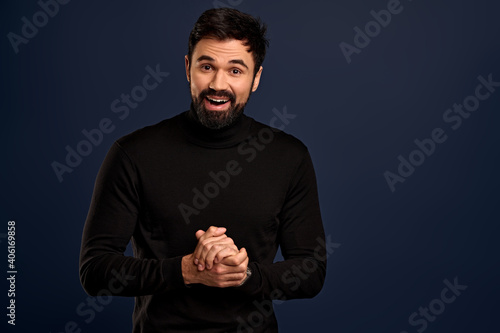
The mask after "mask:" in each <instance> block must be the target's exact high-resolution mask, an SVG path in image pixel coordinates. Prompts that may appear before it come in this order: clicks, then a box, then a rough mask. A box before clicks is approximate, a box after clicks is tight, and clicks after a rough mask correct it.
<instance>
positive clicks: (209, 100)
mask: <svg viewBox="0 0 500 333" xmlns="http://www.w3.org/2000/svg"><path fill="white" fill-rule="evenodd" d="M230 103H231V99H230V98H229V97H208V96H207V97H205V107H206V108H207V109H208V110H214V111H221V110H226V108H227V106H228V105H229V104H230Z"/></svg>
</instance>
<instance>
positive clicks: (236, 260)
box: [221, 247, 248, 266]
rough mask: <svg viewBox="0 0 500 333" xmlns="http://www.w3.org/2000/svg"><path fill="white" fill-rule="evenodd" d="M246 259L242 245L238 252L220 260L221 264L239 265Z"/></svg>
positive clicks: (246, 255)
mask: <svg viewBox="0 0 500 333" xmlns="http://www.w3.org/2000/svg"><path fill="white" fill-rule="evenodd" d="M247 259H248V254H247V251H246V249H245V248H244V247H242V248H241V249H240V251H239V252H238V254H236V255H233V256H229V257H227V258H224V259H223V260H222V261H221V264H224V265H228V266H239V265H241V264H242V263H243V262H244V261H245V260H247Z"/></svg>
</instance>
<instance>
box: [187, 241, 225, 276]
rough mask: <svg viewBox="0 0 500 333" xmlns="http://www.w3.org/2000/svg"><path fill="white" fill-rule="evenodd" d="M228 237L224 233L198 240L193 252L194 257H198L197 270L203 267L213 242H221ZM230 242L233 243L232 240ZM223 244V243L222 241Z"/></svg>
mask: <svg viewBox="0 0 500 333" xmlns="http://www.w3.org/2000/svg"><path fill="white" fill-rule="evenodd" d="M227 238H228V237H227V236H226V235H222V236H218V237H211V238H207V239H204V240H201V239H200V241H199V242H198V245H197V246H196V249H195V250H194V252H193V255H194V258H196V259H198V261H197V263H196V265H198V269H199V270H203V269H204V268H205V258H206V255H207V253H208V251H210V249H211V248H212V246H213V245H214V244H217V243H221V242H223V241H224V240H226V239H227ZM229 239H230V238H229ZM230 243H233V241H232V240H230ZM222 244H224V243H222Z"/></svg>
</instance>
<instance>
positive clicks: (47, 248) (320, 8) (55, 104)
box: [0, 0, 500, 333]
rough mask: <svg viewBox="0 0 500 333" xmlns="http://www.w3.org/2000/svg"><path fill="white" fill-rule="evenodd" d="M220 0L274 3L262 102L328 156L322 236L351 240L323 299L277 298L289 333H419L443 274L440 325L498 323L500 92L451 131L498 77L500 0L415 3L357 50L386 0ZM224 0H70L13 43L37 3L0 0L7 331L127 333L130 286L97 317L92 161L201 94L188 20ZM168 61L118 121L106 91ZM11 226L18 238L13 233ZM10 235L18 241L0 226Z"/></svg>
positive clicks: (267, 112) (321, 175)
mask: <svg viewBox="0 0 500 333" xmlns="http://www.w3.org/2000/svg"><path fill="white" fill-rule="evenodd" d="M228 1H229V0H223V1H222V2H225V3H227V4H232V5H233V6H234V7H236V8H237V9H240V10H242V11H244V12H248V13H251V14H254V15H256V16H260V17H261V18H262V19H263V20H264V21H265V22H267V23H268V25H269V37H270V39H271V47H270V49H269V52H268V56H267V58H266V60H265V62H264V68H265V70H264V73H263V77H262V81H261V86H260V87H259V90H258V91H257V92H256V93H255V94H254V95H252V99H251V101H250V104H249V105H248V107H247V110H246V112H247V114H249V115H250V116H252V117H254V118H256V119H257V120H259V121H261V122H264V123H269V121H270V119H271V118H272V117H273V116H274V114H273V112H272V110H273V108H276V109H278V110H282V109H283V108H284V107H285V106H286V108H287V110H288V112H289V113H291V114H294V115H296V118H295V119H293V120H291V121H290V123H289V124H288V125H287V126H286V128H285V131H286V132H289V133H291V134H293V135H295V136H297V137H298V138H299V139H301V140H302V141H303V142H304V143H305V144H306V145H307V146H308V147H309V149H310V152H311V155H312V157H313V161H314V163H315V167H316V172H317V178H318V184H319V191H320V200H321V210H322V216H323V219H324V225H325V230H326V234H327V235H329V236H330V237H331V240H332V241H333V242H335V243H339V244H340V247H338V248H337V249H336V250H335V252H334V253H333V254H332V255H331V256H330V257H329V266H328V275H327V279H326V283H325V286H324V288H323V290H322V292H321V293H320V295H319V296H317V297H316V298H314V299H312V300H294V301H289V302H286V303H284V304H281V305H277V306H276V312H277V315H278V320H279V325H280V328H281V331H282V332H306V331H307V332H342V333H347V332H356V333H357V332H394V333H399V332H402V331H407V332H408V333H410V332H417V329H418V328H421V327H422V326H421V325H418V326H411V325H410V324H409V322H408V317H409V316H410V315H411V314H412V313H413V312H415V311H418V309H419V307H421V306H422V307H427V306H428V305H429V303H430V302H431V301H433V300H434V299H436V298H439V297H440V294H441V291H442V289H443V288H444V287H445V285H444V284H443V280H445V279H448V280H449V281H453V279H454V278H455V277H457V278H458V282H459V284H463V285H467V286H468V288H467V289H466V290H465V291H463V292H462V294H461V295H460V296H459V297H457V299H456V300H455V301H454V302H453V303H452V304H448V305H446V308H445V310H444V312H443V313H442V314H440V315H439V316H437V318H436V319H435V321H434V322H429V323H428V327H427V329H426V330H425V331H426V332H429V333H430V332H486V331H488V332H491V331H496V330H498V321H497V320H495V319H494V318H496V317H497V314H498V312H499V311H500V307H499V296H500V295H499V287H498V283H499V280H500V274H499V268H498V263H499V260H498V255H499V251H498V233H499V231H500V230H499V226H498V225H499V221H500V218H499V211H498V203H499V194H498V186H499V183H500V182H499V180H500V177H499V166H500V164H499V149H498V146H497V145H498V143H499V138H500V134H499V131H498V125H499V123H500V116H499V113H500V109H499V106H500V88H497V91H496V92H495V93H493V94H491V96H490V97H489V98H488V99H487V100H486V101H483V102H481V104H480V106H479V109H478V110H477V111H476V112H475V113H473V114H471V116H470V117H469V118H468V119H465V120H464V121H463V123H462V125H461V127H460V128H459V129H457V130H452V129H451V127H450V124H446V123H445V122H444V121H443V119H442V116H443V113H444V112H445V111H446V110H447V109H448V108H450V107H452V106H453V104H454V103H462V102H463V100H464V98H465V97H467V96H469V95H472V94H473V93H474V90H475V88H476V86H477V85H478V84H479V81H478V80H477V77H478V76H479V75H482V76H483V77H485V78H486V77H488V75H489V74H492V78H493V80H494V81H497V82H498V81H500V65H499V61H498V60H499V59H500V47H499V41H500V23H499V20H498V13H499V9H500V8H499V6H498V5H496V4H495V2H494V1H473V0H461V1H452V0H444V1H439V2H436V1H430V0H414V1H411V2H410V1H409V0H402V2H401V5H402V6H403V11H402V12H401V13H400V14H397V15H393V16H392V20H391V22H390V24H389V25H388V26H387V27H384V28H382V30H381V31H380V33H379V34H378V35H377V36H375V37H373V38H372V40H371V41H370V44H369V45H368V46H366V47H365V48H363V49H362V50H361V52H360V53H359V54H353V55H352V62H351V63H350V64H348V63H347V61H346V59H345V57H344V56H343V54H342V52H341V50H340V48H339V44H340V43H341V42H346V43H349V44H353V38H354V34H355V32H354V30H353V28H354V27H355V26H358V27H361V28H363V27H364V25H365V24H366V23H367V22H369V21H371V20H373V18H372V16H371V15H370V11H371V10H375V11H379V10H382V9H385V8H387V4H388V0H377V1H352V0H350V1H348V0H338V1H318V0H316V1H312V0H311V1H273V2H271V1H263V0H262V1H261V0H259V1H250V0H243V1H241V0H239V1H234V0H232V1H230V2H228ZM213 6H214V4H213V2H212V1H182V2H181V1H159V0H156V1H153V0H151V1H118V0H110V1H70V2H69V3H68V4H66V5H61V6H60V8H59V13H58V14H57V15H55V16H54V17H53V18H51V19H50V20H49V22H48V24H47V25H46V26H44V27H42V28H40V29H39V31H38V34H37V35H36V36H35V37H33V38H32V39H30V40H29V42H28V44H26V45H24V44H22V45H20V46H19V53H18V54H16V53H15V52H14V50H13V48H12V46H11V44H10V42H9V40H8V39H7V34H8V33H9V32H13V33H16V34H21V28H22V25H23V22H22V21H21V18H22V17H23V16H26V17H27V18H28V19H29V20H30V21H31V20H32V17H33V14H35V13H36V12H38V11H39V10H40V7H39V5H38V4H37V2H36V1H34V0H32V1H14V0H8V1H3V2H2V5H1V7H2V8H1V10H0V15H1V18H0V26H1V32H2V35H3V37H2V38H3V40H2V42H1V43H0V47H1V59H2V60H1V80H2V82H1V98H0V105H1V111H2V121H1V141H0V142H1V148H0V149H1V151H2V161H1V168H2V170H1V173H0V177H1V178H2V187H1V191H0V195H1V201H0V202H1V211H0V216H1V218H0V221H1V225H0V241H2V243H1V244H0V248H1V252H0V253H3V254H1V255H0V258H2V259H1V261H2V265H1V267H2V271H3V273H2V276H5V272H6V270H7V268H6V267H7V266H6V264H7V260H6V257H7V251H6V240H5V238H4V237H5V233H6V229H7V221H9V220H15V221H16V226H17V262H16V264H17V267H18V271H19V273H18V276H17V293H16V302H17V318H16V319H17V320H16V324H17V325H16V326H15V327H10V325H7V324H6V321H7V317H6V316H5V314H4V312H6V310H5V307H6V306H7V297H6V290H7V285H6V283H5V281H6V280H5V279H2V280H3V281H4V282H3V283H2V284H1V287H2V290H1V291H0V295H2V297H1V298H0V302H1V307H0V308H2V309H4V310H2V313H1V314H0V315H1V316H0V318H3V319H2V327H3V328H2V331H4V330H5V329H6V327H7V330H8V331H9V332H53V333H55V332H63V331H64V326H65V325H66V323H67V322H69V321H74V322H76V323H77V324H78V325H79V328H81V329H82V331H83V332H96V333H98V332H130V328H131V312H132V308H133V299H125V298H119V297H115V298H113V299H112V301H111V303H110V304H108V305H106V306H105V307H104V309H103V310H102V312H98V313H96V317H95V320H93V321H92V322H91V323H89V324H87V323H86V322H85V321H84V319H86V317H85V318H84V317H81V316H79V315H77V313H76V311H75V310H76V308H77V307H78V305H79V304H80V303H81V302H85V301H86V299H87V297H88V296H87V295H86V294H85V292H84V291H83V289H82V287H81V285H80V282H79V278H78V255H79V248H80V239H81V232H82V228H83V225H84V221H85V217H86V213H87V209H88V206H89V201H90V197H91V194H92V189H93V184H94V180H95V176H96V173H97V171H98V168H99V166H100V163H101V162H102V160H103V158H104V156H105V154H106V152H107V150H108V148H109V147H110V145H111V144H112V142H113V141H114V140H116V139H117V138H119V137H121V136H123V135H125V134H127V133H129V132H131V131H133V130H135V129H137V128H140V127H143V126H146V125H149V124H152V123H156V122H158V121H160V120H161V119H164V118H168V117H171V116H174V115H176V114H177V113H179V112H181V111H183V110H185V109H187V108H188V106H189V102H190V98H189V94H188V89H187V82H186V79H185V72H184V59H183V56H184V54H185V53H186V52H187V38H188V34H189V32H190V30H191V28H192V25H193V23H194V22H195V21H196V19H197V17H198V16H199V15H200V14H201V13H202V11H203V10H205V9H208V8H211V7H213ZM157 64H160V68H161V70H162V71H165V72H169V73H170V75H169V77H168V78H166V79H165V80H164V82H163V83H161V84H160V85H159V87H158V88H157V89H155V90H154V91H151V92H149V94H148V96H147V98H146V99H145V100H144V102H142V103H140V105H139V106H138V107H137V108H136V109H134V110H131V113H130V115H129V116H128V117H127V118H126V119H124V120H120V119H119V118H118V115H117V114H115V113H113V112H111V109H110V104H111V102H112V101H113V100H115V99H116V98H119V97H120V94H122V93H130V91H131V89H132V88H133V87H135V86H136V85H138V84H140V83H141V82H142V78H143V77H144V75H145V74H146V71H145V67H146V66H151V67H155V66H156V65H157ZM103 118H109V119H111V120H112V121H113V124H114V125H115V126H116V127H115V130H114V131H113V132H112V133H110V134H106V135H105V136H104V139H103V142H102V143H101V144H100V145H98V146H97V147H94V149H93V151H92V153H91V154H90V155H89V156H88V157H85V158H84V159H83V161H82V163H81V164H80V165H79V166H78V167H76V168H74V170H73V172H72V173H70V174H69V173H67V174H65V175H64V176H63V177H64V181H63V182H62V183H60V182H59V181H58V179H57V177H56V175H55V173H54V171H53V170H52V167H51V163H52V162H53V161H59V162H61V163H64V158H65V156H66V151H65V146H66V145H69V146H71V147H73V148H75V147H76V145H77V143H78V142H79V141H81V140H83V139H84V137H83V135H82V133H81V131H82V130H83V129H87V130H90V129H93V128H96V127H97V126H98V124H99V121H100V120H101V119H103ZM438 127H440V128H443V130H445V132H446V135H447V137H448V139H447V141H446V142H444V143H442V144H440V145H438V146H437V147H436V150H435V152H434V154H433V155H432V156H430V157H427V158H426V160H425V162H424V163H423V164H422V165H421V166H419V167H417V168H416V170H415V171H414V172H413V174H412V175H411V176H410V177H408V178H407V180H406V181H405V182H404V183H398V184H396V191H395V192H394V193H393V192H391V190H390V188H389V186H388V184H387V182H386V180H385V179H384V175H383V174H384V172H385V171H391V172H394V173H396V172H397V167H398V163H399V162H398V159H397V158H398V156H399V155H403V156H404V157H406V158H408V156H409V154H410V153H411V152H412V151H413V150H415V149H416V146H415V144H414V143H413V141H414V140H415V139H420V140H422V139H424V138H428V137H429V136H430V133H431V131H432V130H433V129H434V128H438ZM1 234H3V235H1ZM2 236H3V237H2Z"/></svg>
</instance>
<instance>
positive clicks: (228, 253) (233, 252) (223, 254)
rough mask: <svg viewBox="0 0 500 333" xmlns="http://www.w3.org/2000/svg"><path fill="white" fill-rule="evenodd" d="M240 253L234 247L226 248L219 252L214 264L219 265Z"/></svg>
mask: <svg viewBox="0 0 500 333" xmlns="http://www.w3.org/2000/svg"><path fill="white" fill-rule="evenodd" d="M238 253H239V251H238V248H237V247H236V246H234V247H225V248H224V249H222V250H221V251H219V252H218V253H217V254H216V255H215V257H214V264H217V263H219V262H221V261H222V260H224V258H226V257H230V256H234V255H237V254H238Z"/></svg>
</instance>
